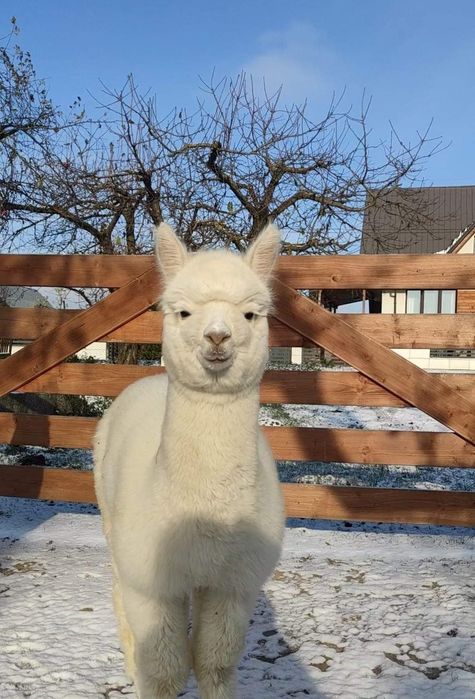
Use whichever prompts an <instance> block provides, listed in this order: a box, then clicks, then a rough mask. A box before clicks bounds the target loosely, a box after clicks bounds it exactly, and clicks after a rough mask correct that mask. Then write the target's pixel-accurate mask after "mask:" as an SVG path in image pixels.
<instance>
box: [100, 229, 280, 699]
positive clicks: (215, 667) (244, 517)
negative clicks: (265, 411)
mask: <svg viewBox="0 0 475 699" xmlns="http://www.w3.org/2000/svg"><path fill="white" fill-rule="evenodd" d="M157 238H158V239H157V256H158V263H159V266H160V269H161V272H162V279H163V280H164V284H165V289H164V293H163V297H162V309H163V315H164V327H163V355H164V358H165V363H166V367H167V372H168V379H167V377H165V376H163V375H162V376H154V377H150V378H146V379H142V380H140V381H137V382H136V383H134V384H132V385H131V386H129V387H128V388H127V389H126V390H125V391H124V392H123V393H122V394H121V395H120V396H119V397H118V398H117V399H116V400H115V401H114V403H113V404H112V406H111V407H110V408H109V410H108V411H107V412H106V414H105V415H104V417H103V419H102V420H101V422H100V424H99V428H98V430H97V435H96V442H95V479H96V491H97V497H98V501H99V505H100V508H101V512H102V516H103V523H104V530H105V534H106V537H107V541H108V543H109V546H110V550H111V555H112V564H113V572H114V602H115V608H116V613H117V617H118V620H119V627H120V636H121V641H122V646H123V650H124V653H125V655H126V662H127V667H128V672H129V674H130V675H131V676H132V678H133V679H134V681H135V685H136V690H137V693H138V696H139V697H140V699H175V698H176V696H177V694H178V693H179V692H180V691H181V690H182V689H183V687H184V685H185V683H186V681H187V678H188V675H189V671H190V667H193V670H194V672H195V675H196V678H197V681H198V685H199V688H200V695H201V697H204V698H205V699H231V698H232V697H234V696H235V690H234V674H235V666H236V663H237V661H238V659H239V656H240V654H241V652H242V649H243V644H244V637H245V633H246V629H247V626H248V621H249V617H250V615H251V613H252V610H253V607H254V604H255V600H256V597H257V594H258V592H259V589H260V587H261V586H262V584H263V583H264V581H265V580H266V578H267V577H268V576H269V575H270V573H271V572H272V570H273V568H274V566H275V564H276V562H277V560H278V557H279V554H280V549H281V542H282V535H283V527H284V519H283V504H282V499H281V493H280V487H279V483H278V479H277V474H276V469H275V464H274V460H273V458H272V454H271V452H270V449H269V446H268V444H267V442H266V440H265V438H264V436H263V434H262V432H261V430H260V428H259V427H258V423H257V415H258V410H259V381H260V379H261V376H262V372H263V370H264V365H265V363H266V360H267V354H268V348H267V344H268V325H267V313H268V311H269V308H270V304H271V298H270V291H269V286H268V282H269V276H270V273H271V270H272V267H273V265H274V263H275V260H276V258H277V255H278V251H279V245H280V241H279V233H278V231H277V230H276V229H275V228H273V227H272V226H268V227H267V228H266V229H265V231H263V232H262V233H261V235H260V236H259V237H258V238H257V239H256V241H255V242H254V243H253V244H252V245H251V247H250V248H249V250H248V252H247V254H246V255H245V256H240V255H234V254H232V253H230V252H228V251H224V250H219V251H205V252H199V253H195V254H189V253H187V251H186V249H185V247H184V246H183V244H182V243H181V242H180V241H179V239H178V238H177V237H176V235H175V234H174V233H173V231H172V230H171V229H170V228H169V227H168V226H167V225H165V224H162V225H161V226H160V227H159V229H158V232H157ZM190 601H191V603H192V604H191V606H192V633H191V638H190V639H189V638H188V613H189V606H190Z"/></svg>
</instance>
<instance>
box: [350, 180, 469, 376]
mask: <svg viewBox="0 0 475 699" xmlns="http://www.w3.org/2000/svg"><path fill="white" fill-rule="evenodd" d="M398 211H399V212H400V213H399V214H398ZM361 252H362V253H364V254H376V255H377V254H404V253H405V254H420V255H424V254H430V253H433V254H444V255H464V254H474V253H475V186H464V187H424V188H419V189H399V190H396V191H395V192H393V193H392V194H391V201H390V206H387V205H383V204H381V205H379V204H377V205H375V206H374V207H371V208H369V209H368V211H367V214H366V215H365V218H364V224H363V235H362V240H361ZM474 286H475V285H474ZM367 298H368V300H369V311H370V312H373V313H379V312H380V313H428V314H439V313H444V314H450V313H475V290H473V291H472V290H459V291H455V290H450V289H447V290H425V291H423V290H420V289H418V288H417V280H414V288H413V289H402V290H401V289H399V290H387V291H383V292H375V291H368V293H367ZM474 326H475V317H474ZM394 351H396V352H398V353H399V354H401V355H402V356H404V357H406V358H407V359H410V360H411V361H413V362H414V363H415V364H417V365H419V366H421V367H423V368H424V369H434V370H444V371H452V370H455V371H456V370H460V371H467V370H470V371H475V350H474V349H473V348H468V347H467V348H462V349H446V350H444V349H434V350H429V349H403V350H394Z"/></svg>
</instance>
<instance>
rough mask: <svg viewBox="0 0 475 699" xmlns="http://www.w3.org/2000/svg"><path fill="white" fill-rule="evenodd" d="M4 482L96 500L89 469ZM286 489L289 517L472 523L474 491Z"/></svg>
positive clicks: (39, 494) (39, 472)
mask: <svg viewBox="0 0 475 699" xmlns="http://www.w3.org/2000/svg"><path fill="white" fill-rule="evenodd" d="M0 482H1V483H2V492H3V494H4V495H8V496H11V497H27V498H41V499H43V500H61V501H65V502H84V503H91V504H95V503H96V495H95V492H94V482H93V476H92V473H90V472H87V471H86V472H85V471H72V470H58V469H52V468H37V467H34V466H33V467H32V466H30V467H28V466H0ZM282 489H283V492H284V499H285V507H286V514H287V516H288V517H297V518H305V517H308V518H310V519H330V520H343V519H350V520H351V519H353V520H363V521H367V522H406V523H410V524H425V523H427V522H431V523H433V524H437V525H444V526H459V527H463V526H473V512H474V510H475V493H454V492H444V491H421V490H402V489H401V490H395V489H392V488H391V489H387V488H345V487H338V486H325V485H302V484H294V483H284V484H283V485H282Z"/></svg>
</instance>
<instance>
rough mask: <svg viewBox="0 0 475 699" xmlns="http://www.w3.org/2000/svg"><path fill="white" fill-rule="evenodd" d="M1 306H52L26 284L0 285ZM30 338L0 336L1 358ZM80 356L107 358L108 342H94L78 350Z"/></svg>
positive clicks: (22, 345)
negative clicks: (25, 285)
mask: <svg viewBox="0 0 475 699" xmlns="http://www.w3.org/2000/svg"><path fill="white" fill-rule="evenodd" d="M0 306H8V307H9V308H52V305H51V303H50V302H49V301H48V299H47V298H46V297H45V296H43V295H42V294H40V292H39V291H37V290H36V289H30V288H28V287H24V286H2V287H0ZM29 342H30V341H29V340H25V339H24V338H21V337H19V338H14V339H10V338H8V339H7V338H0V358H2V357H6V356H8V355H10V354H14V353H15V352H18V351H19V350H21V349H23V347H25V345H26V344H29ZM77 355H78V356H79V357H88V356H93V357H94V358H95V359H106V343H105V342H93V343H91V344H90V345H88V346H87V347H85V348H84V349H82V350H80V351H79V352H77Z"/></svg>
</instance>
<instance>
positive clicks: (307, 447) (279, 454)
mask: <svg viewBox="0 0 475 699" xmlns="http://www.w3.org/2000/svg"><path fill="white" fill-rule="evenodd" d="M96 425H97V419H96V418H91V417H66V416H59V415H53V416H48V415H24V414H13V413H0V442H3V443H8V444H29V445H38V446H44V447H48V446H49V447H69V448H77V449H83V448H84V449H89V448H90V447H91V444H92V438H93V435H94V431H95V429H96ZM264 431H265V433H266V435H267V437H268V439H269V442H270V445H271V448H272V451H273V454H274V457H275V458H276V459H279V460H282V461H286V460H288V461H323V462H333V461H336V462H344V463H361V464H401V465H410V466H435V467H439V466H441V467H446V466H448V467H450V466H454V467H459V468H475V448H474V447H473V446H472V445H470V444H467V443H466V442H465V441H464V440H463V439H461V438H459V437H457V436H456V435H454V434H451V433H447V432H406V431H404V432H403V431H386V430H352V429H349V430H348V429H329V428H323V427H321V428H320V427H319V428H311V427H266V428H264Z"/></svg>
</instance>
